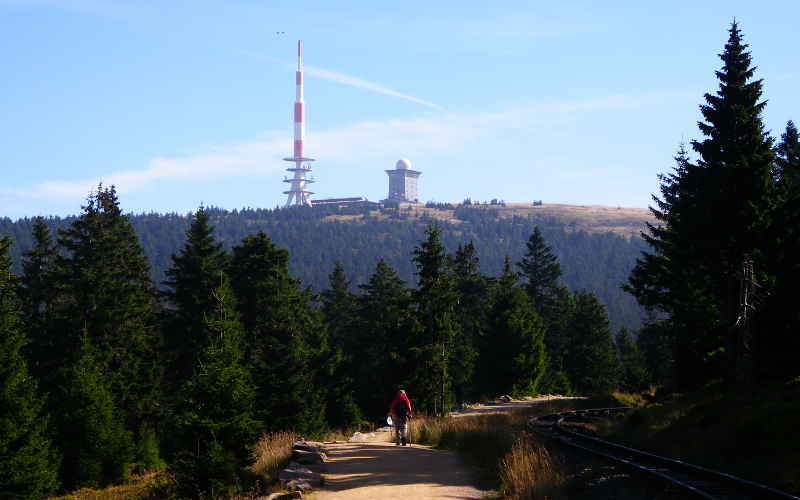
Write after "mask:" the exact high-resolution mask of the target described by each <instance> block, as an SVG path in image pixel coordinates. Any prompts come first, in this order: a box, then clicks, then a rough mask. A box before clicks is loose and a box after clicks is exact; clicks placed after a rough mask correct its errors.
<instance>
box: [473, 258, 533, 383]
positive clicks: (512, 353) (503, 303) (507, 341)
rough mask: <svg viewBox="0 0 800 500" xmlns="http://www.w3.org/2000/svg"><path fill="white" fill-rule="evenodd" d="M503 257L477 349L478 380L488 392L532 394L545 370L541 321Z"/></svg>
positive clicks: (516, 276)
mask: <svg viewBox="0 0 800 500" xmlns="http://www.w3.org/2000/svg"><path fill="white" fill-rule="evenodd" d="M517 281H518V275H517V274H516V273H515V272H514V271H513V269H512V267H511V262H510V261H509V260H508V258H507V257H506V261H505V265H504V268H503V274H502V275H501V276H500V278H499V279H498V280H497V282H496V283H495V286H494V287H493V290H492V292H493V293H492V301H491V308H490V310H489V313H488V315H489V321H488V328H487V333H486V342H485V344H484V346H483V349H482V351H481V355H482V356H483V358H484V359H483V360H482V362H481V366H482V367H483V368H484V369H483V370H482V371H481V376H480V377H481V381H480V382H481V384H482V385H483V392H486V393H487V394H488V395H493V396H494V395H498V394H508V393H510V394H513V395H516V396H529V395H535V394H537V392H538V386H539V381H540V380H541V378H542V375H544V373H545V369H546V363H547V354H546V348H545V344H544V336H545V331H546V328H545V324H544V321H543V320H542V318H541V317H540V316H539V314H538V313H537V312H536V311H535V310H534V309H533V307H532V304H531V299H530V297H529V296H528V294H527V293H526V292H525V291H524V290H523V289H522V288H520V286H519V285H518V284H517Z"/></svg>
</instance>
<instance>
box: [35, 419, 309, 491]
mask: <svg viewBox="0 0 800 500" xmlns="http://www.w3.org/2000/svg"><path fill="white" fill-rule="evenodd" d="M295 437H296V436H295V434H294V433H292V432H276V433H273V434H262V435H261V437H260V438H259V440H258V442H257V443H256V445H255V447H254V448H253V460H254V462H253V465H252V466H251V467H250V470H251V471H252V472H254V473H256V474H258V475H259V476H261V477H263V478H264V484H267V485H271V484H273V483H275V482H276V481H277V479H278V472H279V471H280V470H281V469H283V468H284V467H285V466H286V464H288V463H289V458H290V457H291V455H292V443H293V442H294V440H295ZM171 486H172V479H171V477H170V475H169V473H168V472H167V471H159V472H148V473H145V474H141V475H134V476H132V477H131V481H130V482H129V483H127V484H122V485H117V486H109V487H106V488H102V489H93V488H81V489H80V490H77V491H73V492H71V493H68V494H65V495H61V496H57V497H51V498H49V499H48V500H155V499H159V498H165V497H169V496H170V495H171V493H170V492H171ZM273 489H274V488H273ZM259 497H261V493H260V492H257V491H255V490H254V491H251V492H245V493H242V494H239V495H236V496H233V497H230V498H228V499H226V500H254V499H256V498H259Z"/></svg>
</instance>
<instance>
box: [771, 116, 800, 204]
mask: <svg viewBox="0 0 800 500" xmlns="http://www.w3.org/2000/svg"><path fill="white" fill-rule="evenodd" d="M775 156H776V158H775V167H776V176H777V178H778V182H779V183H780V185H781V187H783V188H784V190H787V191H789V190H797V189H798V188H800V136H799V135H798V133H797V127H796V126H795V124H794V122H793V121H791V120H789V122H788V123H787V124H786V131H785V132H784V133H783V134H782V135H781V142H780V143H779V144H778V146H777V147H776V148H775Z"/></svg>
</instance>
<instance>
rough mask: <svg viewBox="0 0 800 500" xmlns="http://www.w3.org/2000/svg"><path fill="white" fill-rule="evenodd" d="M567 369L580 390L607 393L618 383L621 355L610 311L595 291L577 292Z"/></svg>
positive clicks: (577, 389)
mask: <svg viewBox="0 0 800 500" xmlns="http://www.w3.org/2000/svg"><path fill="white" fill-rule="evenodd" d="M570 337H571V338H570V355H569V356H568V357H567V358H566V359H565V365H566V369H567V373H568V375H569V377H570V379H571V380H572V382H573V384H574V388H575V390H576V391H577V392H578V393H580V394H603V393H608V392H610V391H612V390H614V389H616V388H617V387H618V384H619V377H620V364H619V357H618V354H617V350H616V345H615V344H614V338H613V336H612V335H611V328H610V327H609V323H608V313H606V308H605V306H604V305H603V303H602V302H600V301H599V300H598V299H597V297H596V296H595V295H594V293H591V292H586V291H581V292H578V293H576V294H575V312H574V313H573V315H572V321H571V322H570Z"/></svg>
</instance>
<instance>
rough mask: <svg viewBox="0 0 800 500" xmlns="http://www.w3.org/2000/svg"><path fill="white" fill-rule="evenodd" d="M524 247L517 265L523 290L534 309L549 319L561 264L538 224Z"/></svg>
mask: <svg viewBox="0 0 800 500" xmlns="http://www.w3.org/2000/svg"><path fill="white" fill-rule="evenodd" d="M526 247H527V251H526V253H525V256H524V257H523V258H522V260H521V261H520V262H519V263H518V264H517V266H518V267H519V269H520V271H521V273H522V278H523V280H524V281H525V291H526V292H528V295H529V296H530V298H531V301H532V302H533V306H534V307H535V308H536V311H537V312H538V313H539V314H540V315H542V316H543V317H544V318H545V319H549V318H550V316H551V314H550V309H551V308H552V307H553V301H554V296H555V294H556V289H557V288H558V279H559V278H560V277H561V266H560V265H559V263H558V258H557V257H556V256H555V255H553V251H552V250H551V248H550V247H549V246H548V245H547V243H546V242H545V240H544V237H543V236H542V232H541V231H540V230H539V227H538V226H537V227H535V228H534V229H533V233H532V234H531V236H530V238H529V239H528V242H527V244H526Z"/></svg>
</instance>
